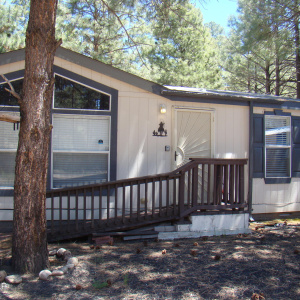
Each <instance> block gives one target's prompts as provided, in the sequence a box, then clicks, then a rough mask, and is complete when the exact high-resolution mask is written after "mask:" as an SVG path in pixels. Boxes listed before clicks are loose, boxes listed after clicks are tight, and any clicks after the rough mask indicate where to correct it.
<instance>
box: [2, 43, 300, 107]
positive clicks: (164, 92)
mask: <svg viewBox="0 0 300 300" xmlns="http://www.w3.org/2000/svg"><path fill="white" fill-rule="evenodd" d="M55 55H56V56H57V57H59V58H62V59H64V60H66V61H70V62H72V63H75V64H78V65H81V66H83V67H85V68H88V69H90V70H93V71H96V72H99V73H102V74H104V75H107V76H109V77H112V78H115V79H117V80H120V81H123V82H125V83H128V84H130V85H133V86H136V87H139V88H141V89H143V90H146V91H148V92H151V93H154V94H158V95H161V96H163V97H165V98H168V99H170V100H173V101H192V102H198V101H199V102H200V101H201V102H202V101H204V102H212V101H213V100H214V101H221V103H227V104H238V103H244V105H245V104H247V103H249V102H254V103H255V104H256V105H259V103H261V104H266V105H272V104H274V105H277V106H280V107H286V108H295V109H300V99H293V98H286V97H281V96H273V95H261V94H254V93H243V92H234V91H221V90H208V89H204V88H191V87H179V86H162V85H159V84H157V83H155V82H152V81H149V80H146V79H143V78H141V77H139V76H136V75H133V74H131V73H128V72H125V71H123V70H120V69H118V68H115V67H113V66H111V65H107V64H105V63H102V62H100V61H98V60H95V59H92V58H90V57H87V56H85V55H82V54H79V53H76V52H74V51H71V50H68V49H65V48H63V47H59V48H58V49H57V51H56V54H55ZM0 57H1V59H0V65H5V64H9V63H14V62H18V61H22V60H25V50H24V49H21V50H16V51H11V52H7V53H3V54H0Z"/></svg>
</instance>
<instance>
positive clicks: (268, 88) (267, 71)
mask: <svg viewBox="0 0 300 300" xmlns="http://www.w3.org/2000/svg"><path fill="white" fill-rule="evenodd" d="M265 75H266V86H265V88H266V94H268V95H269V94H271V76H270V63H269V62H268V61H266V68H265Z"/></svg>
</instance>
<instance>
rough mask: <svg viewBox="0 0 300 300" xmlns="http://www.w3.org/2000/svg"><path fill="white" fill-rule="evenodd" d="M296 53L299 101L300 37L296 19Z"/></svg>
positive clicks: (298, 96) (296, 18)
mask: <svg viewBox="0 0 300 300" xmlns="http://www.w3.org/2000/svg"><path fill="white" fill-rule="evenodd" d="M294 28H295V53H296V60H295V62H296V86H297V99H300V37H299V20H298V17H297V16H296V17H295V23H294Z"/></svg>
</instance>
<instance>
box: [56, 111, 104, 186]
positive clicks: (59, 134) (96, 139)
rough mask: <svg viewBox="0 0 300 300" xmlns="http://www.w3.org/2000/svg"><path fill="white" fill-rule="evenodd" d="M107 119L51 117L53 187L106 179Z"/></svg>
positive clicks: (57, 115)
mask: <svg viewBox="0 0 300 300" xmlns="http://www.w3.org/2000/svg"><path fill="white" fill-rule="evenodd" d="M109 128H110V119H109V117H106V116H90V115H61V114H56V115H53V132H52V148H53V172H52V174H53V187H54V188H59V187H66V186H78V185H84V184H94V183H101V182H105V181H107V179H108V170H109V166H108V162H109V140H110V139H109V136H110V132H109Z"/></svg>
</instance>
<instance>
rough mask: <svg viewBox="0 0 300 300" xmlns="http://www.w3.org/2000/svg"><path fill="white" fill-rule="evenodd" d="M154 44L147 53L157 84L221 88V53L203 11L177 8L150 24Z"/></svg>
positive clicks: (159, 15)
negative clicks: (204, 19)
mask: <svg viewBox="0 0 300 300" xmlns="http://www.w3.org/2000/svg"><path fill="white" fill-rule="evenodd" d="M151 25H152V29H153V36H154V40H153V44H152V47H151V48H150V49H149V50H146V51H144V57H145V58H147V59H148V61H149V63H150V66H151V77H152V79H153V80H154V81H156V82H158V83H161V84H166V85H180V86H194V87H207V88H220V87H221V86H222V80H221V69H220V66H219V64H220V61H219V58H220V53H219V51H218V47H217V44H216V42H215V40H214V39H213V38H212V36H211V34H210V30H209V29H208V28H207V27H205V26H204V25H203V20H202V14H201V11H200V10H198V9H196V8H195V7H193V6H192V5H191V4H186V5H181V4H178V5H177V6H175V7H174V8H173V9H172V10H169V11H168V14H167V15H166V14H165V12H162V13H160V12H158V14H157V18H156V19H155V20H153V22H152V23H151Z"/></svg>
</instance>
